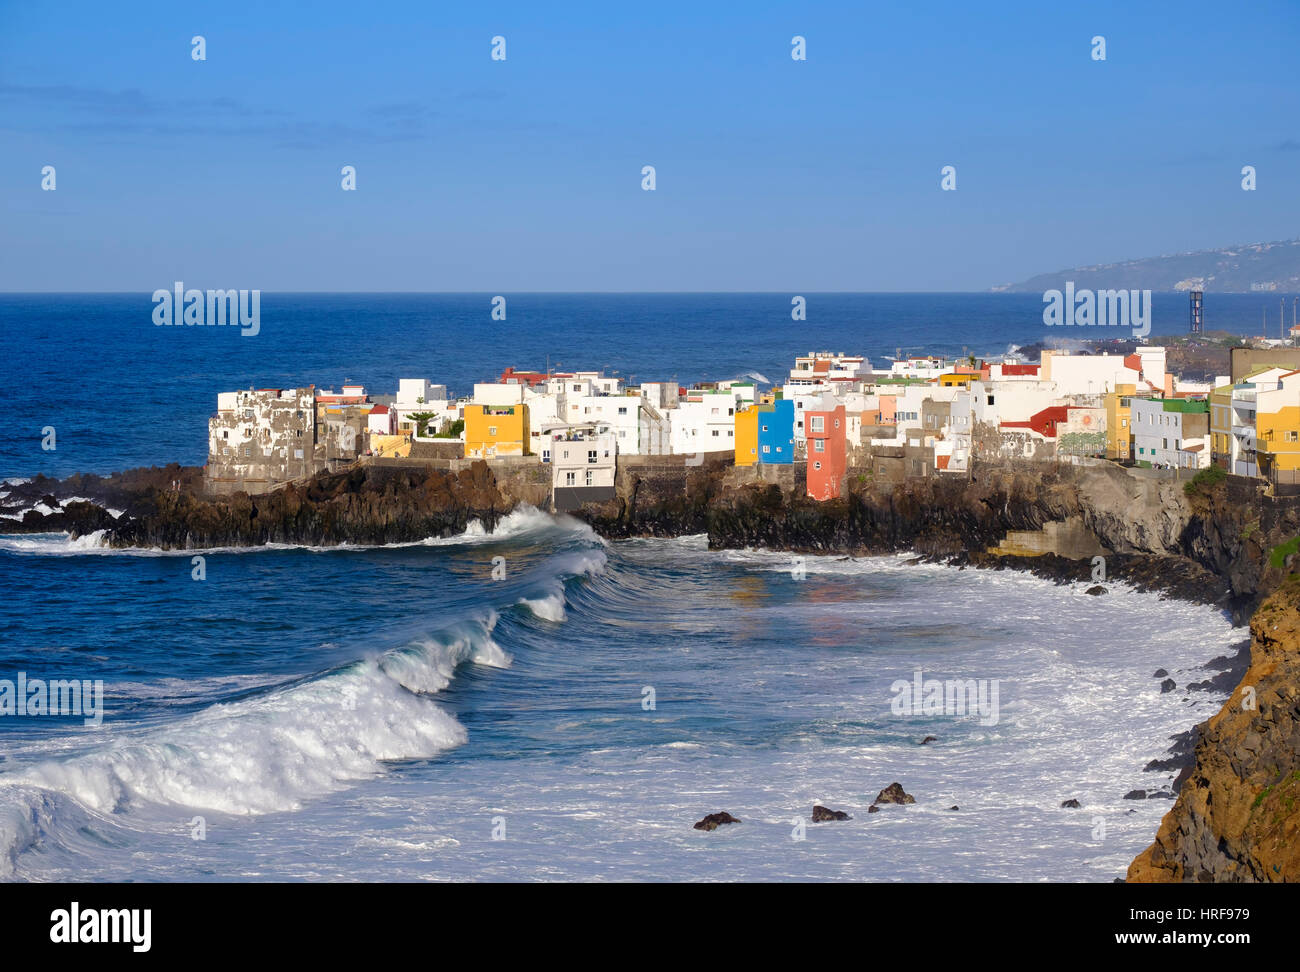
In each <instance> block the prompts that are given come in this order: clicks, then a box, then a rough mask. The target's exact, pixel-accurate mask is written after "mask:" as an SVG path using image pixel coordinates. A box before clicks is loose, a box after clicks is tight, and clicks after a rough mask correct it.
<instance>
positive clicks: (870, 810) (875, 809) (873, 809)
mask: <svg viewBox="0 0 1300 972" xmlns="http://www.w3.org/2000/svg"><path fill="white" fill-rule="evenodd" d="M879 812H880V808H879V807H878V806H876V805H875V804H874V803H873V804H872V805H871V806H869V807H867V813H879Z"/></svg>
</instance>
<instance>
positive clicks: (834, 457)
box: [804, 405, 848, 501]
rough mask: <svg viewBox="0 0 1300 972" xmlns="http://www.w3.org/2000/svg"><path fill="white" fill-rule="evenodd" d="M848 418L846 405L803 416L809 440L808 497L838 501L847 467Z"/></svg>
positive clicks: (810, 412) (811, 412)
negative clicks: (846, 433)
mask: <svg viewBox="0 0 1300 972" xmlns="http://www.w3.org/2000/svg"><path fill="white" fill-rule="evenodd" d="M847 426H848V418H847V416H846V414H845V412H844V406H843V405H836V406H835V408H834V409H833V410H831V411H826V412H813V411H808V412H805V413H804V430H805V434H806V435H807V437H808V495H809V496H811V497H812V498H813V499H815V500H819V501H820V500H828V499H835V498H836V497H837V496H839V495H840V484H841V483H842V482H843V481H844V473H845V470H846V469H847V466H848V460H847V458H846V449H847V445H848V438H847V436H846V435H845V431H846V429H847Z"/></svg>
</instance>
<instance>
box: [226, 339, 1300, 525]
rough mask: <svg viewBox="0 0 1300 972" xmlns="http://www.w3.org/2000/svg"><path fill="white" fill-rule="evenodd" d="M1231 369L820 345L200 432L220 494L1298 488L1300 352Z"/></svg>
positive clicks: (479, 388)
mask: <svg viewBox="0 0 1300 972" xmlns="http://www.w3.org/2000/svg"><path fill="white" fill-rule="evenodd" d="M1230 362H1231V364H1230V369H1229V370H1230V374H1226V375H1221V376H1217V377H1216V378H1214V379H1213V380H1212V381H1188V380H1183V379H1182V378H1180V377H1179V376H1178V375H1176V374H1172V373H1170V371H1169V370H1168V368H1167V366H1166V349H1165V348H1164V347H1161V346H1155V345H1153V346H1138V347H1137V348H1136V350H1135V351H1134V352H1133V353H1130V354H1088V353H1078V352H1073V353H1072V352H1069V351H1061V350H1044V351H1042V353H1041V356H1040V358H1039V360H1038V361H1036V362H1027V361H1022V360H1012V359H1006V360H1000V361H989V360H980V359H977V358H976V357H974V356H968V357H966V358H964V359H960V360H951V359H946V358H944V357H940V356H930V355H922V356H913V357H902V358H899V359H897V360H893V361H891V362H890V363H889V366H888V367H887V368H883V369H875V368H872V366H871V364H870V362H869V361H868V360H867V359H866V358H865V357H863V356H861V355H854V354H845V353H841V352H831V351H813V352H810V353H808V354H806V355H802V356H800V357H797V358H795V359H794V362H793V367H792V368H791V369H790V371H789V374H788V375H786V376H785V377H784V378H783V379H782V380H781V381H780V382H779V383H773V382H767V381H760V380H758V378H757V377H754V376H751V377H746V378H743V379H735V380H721V381H712V382H705V383H700V384H696V385H693V386H691V387H685V386H681V385H679V384H678V383H677V382H675V381H649V382H642V383H640V384H638V385H628V384H626V383H624V381H622V380H621V379H620V378H617V377H608V376H606V375H605V374H603V373H602V372H598V371H573V372H554V371H545V372H542V371H521V370H516V369H515V368H514V367H507V368H506V369H505V370H504V371H503V372H502V373H501V374H500V376H499V377H498V378H497V379H496V380H495V381H489V382H482V383H478V384H475V385H474V387H473V390H472V392H471V393H470V394H469V395H466V396H461V397H456V396H453V395H452V394H451V392H450V391H449V390H448V386H447V385H445V384H437V383H434V382H433V381H430V380H428V379H425V378H402V379H400V380H399V382H398V387H397V389H396V393H395V394H372V393H371V392H370V391H369V390H367V389H366V388H365V387H363V386H362V385H358V384H349V383H345V384H343V385H342V386H341V388H340V390H338V391H333V390H323V389H319V388H316V387H315V386H309V387H305V388H291V389H281V388H261V389H249V390H247V391H232V392H222V393H220V394H219V395H218V397H217V412H216V413H215V414H214V415H213V416H212V417H211V419H210V420H209V423H208V426H209V427H208V439H209V446H208V461H207V465H206V467H205V470H204V477H205V484H206V487H207V489H208V491H209V493H211V494H213V495H223V494H229V493H233V492H237V491H243V492H247V493H260V492H266V491H269V490H272V489H275V488H276V487H277V486H280V485H283V484H285V483H289V482H294V481H298V480H303V479H305V478H308V477H311V476H313V475H316V474H319V473H322V472H337V471H340V470H342V469H346V468H349V467H352V466H353V465H355V464H357V463H373V464H381V465H382V464H394V465H402V464H416V463H421V464H430V465H434V466H437V467H439V468H443V469H450V470H453V471H454V470H456V469H459V468H464V467H465V466H467V465H468V464H470V463H473V462H475V461H479V460H483V461H486V462H487V463H488V464H489V466H491V467H492V468H493V471H494V473H496V474H497V475H498V476H499V477H500V476H506V477H510V478H513V479H515V480H516V481H522V482H526V483H531V484H534V485H535V486H536V487H537V490H536V495H537V496H538V499H539V503H538V505H542V506H545V505H549V508H550V509H551V510H553V511H557V512H565V511H571V510H574V509H577V508H579V507H580V506H581V505H582V504H583V503H586V502H600V501H604V500H607V499H610V498H612V497H613V496H614V495H615V484H616V477H617V475H618V474H619V472H620V471H623V470H627V469H636V468H638V467H649V466H655V467H663V466H671V465H675V464H676V465H682V466H686V467H690V466H698V465H703V464H705V463H708V464H710V465H714V464H719V463H721V464H728V465H734V467H735V475H736V476H737V477H739V478H740V479H742V480H743V479H745V478H748V479H751V480H753V481H768V482H777V483H780V484H782V485H783V486H786V487H797V488H802V489H805V490H806V491H807V494H808V496H810V497H812V498H813V499H815V500H831V499H834V498H836V497H839V496H841V495H844V493H845V492H846V490H847V488H848V487H847V484H848V482H849V480H850V478H851V477H852V478H855V479H858V480H859V481H865V480H867V479H869V480H871V481H873V482H876V483H896V482H901V481H903V480H906V479H910V478H921V477H932V476H961V477H965V476H968V475H969V473H970V470H971V468H972V462H973V461H974V460H989V461H999V460H1002V461H1007V460H1011V459H1031V460H1039V461H1057V462H1071V463H1076V464H1086V463H1100V462H1113V463H1119V464H1121V465H1124V466H1128V467H1133V468H1138V469H1152V470H1173V471H1174V472H1173V473H1171V475H1184V474H1185V475H1191V474H1193V473H1194V472H1195V471H1198V470H1203V469H1207V468H1210V467H1212V466H1215V467H1218V468H1220V469H1222V470H1224V471H1225V472H1227V473H1231V474H1234V475H1238V476H1247V477H1257V478H1259V479H1260V480H1262V481H1263V485H1264V486H1265V488H1266V489H1268V490H1270V491H1273V492H1275V493H1278V494H1292V493H1295V492H1297V491H1298V490H1300V348H1296V347H1282V346H1259V345H1258V344H1243V345H1242V346H1240V347H1234V348H1232V349H1231V352H1230Z"/></svg>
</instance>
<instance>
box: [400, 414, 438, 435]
mask: <svg viewBox="0 0 1300 972" xmlns="http://www.w3.org/2000/svg"><path fill="white" fill-rule="evenodd" d="M437 417H438V413H437V412H411V413H410V414H409V415H408V416H407V418H409V419H410V420H411V421H412V422H413V423H414V429H415V434H416V435H428V434H429V430H428V425H429V423H430V422H432V421H433V420H434V419H436V418H437Z"/></svg>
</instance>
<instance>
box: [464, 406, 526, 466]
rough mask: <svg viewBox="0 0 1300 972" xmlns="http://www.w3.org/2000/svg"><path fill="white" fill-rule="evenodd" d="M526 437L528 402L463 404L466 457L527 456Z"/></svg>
mask: <svg viewBox="0 0 1300 972" xmlns="http://www.w3.org/2000/svg"><path fill="white" fill-rule="evenodd" d="M528 437H529V429H528V406H527V405H524V404H522V403H520V404H518V405H466V406H465V458H466V459H490V458H492V457H493V456H526V455H528V443H529V438H528Z"/></svg>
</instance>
